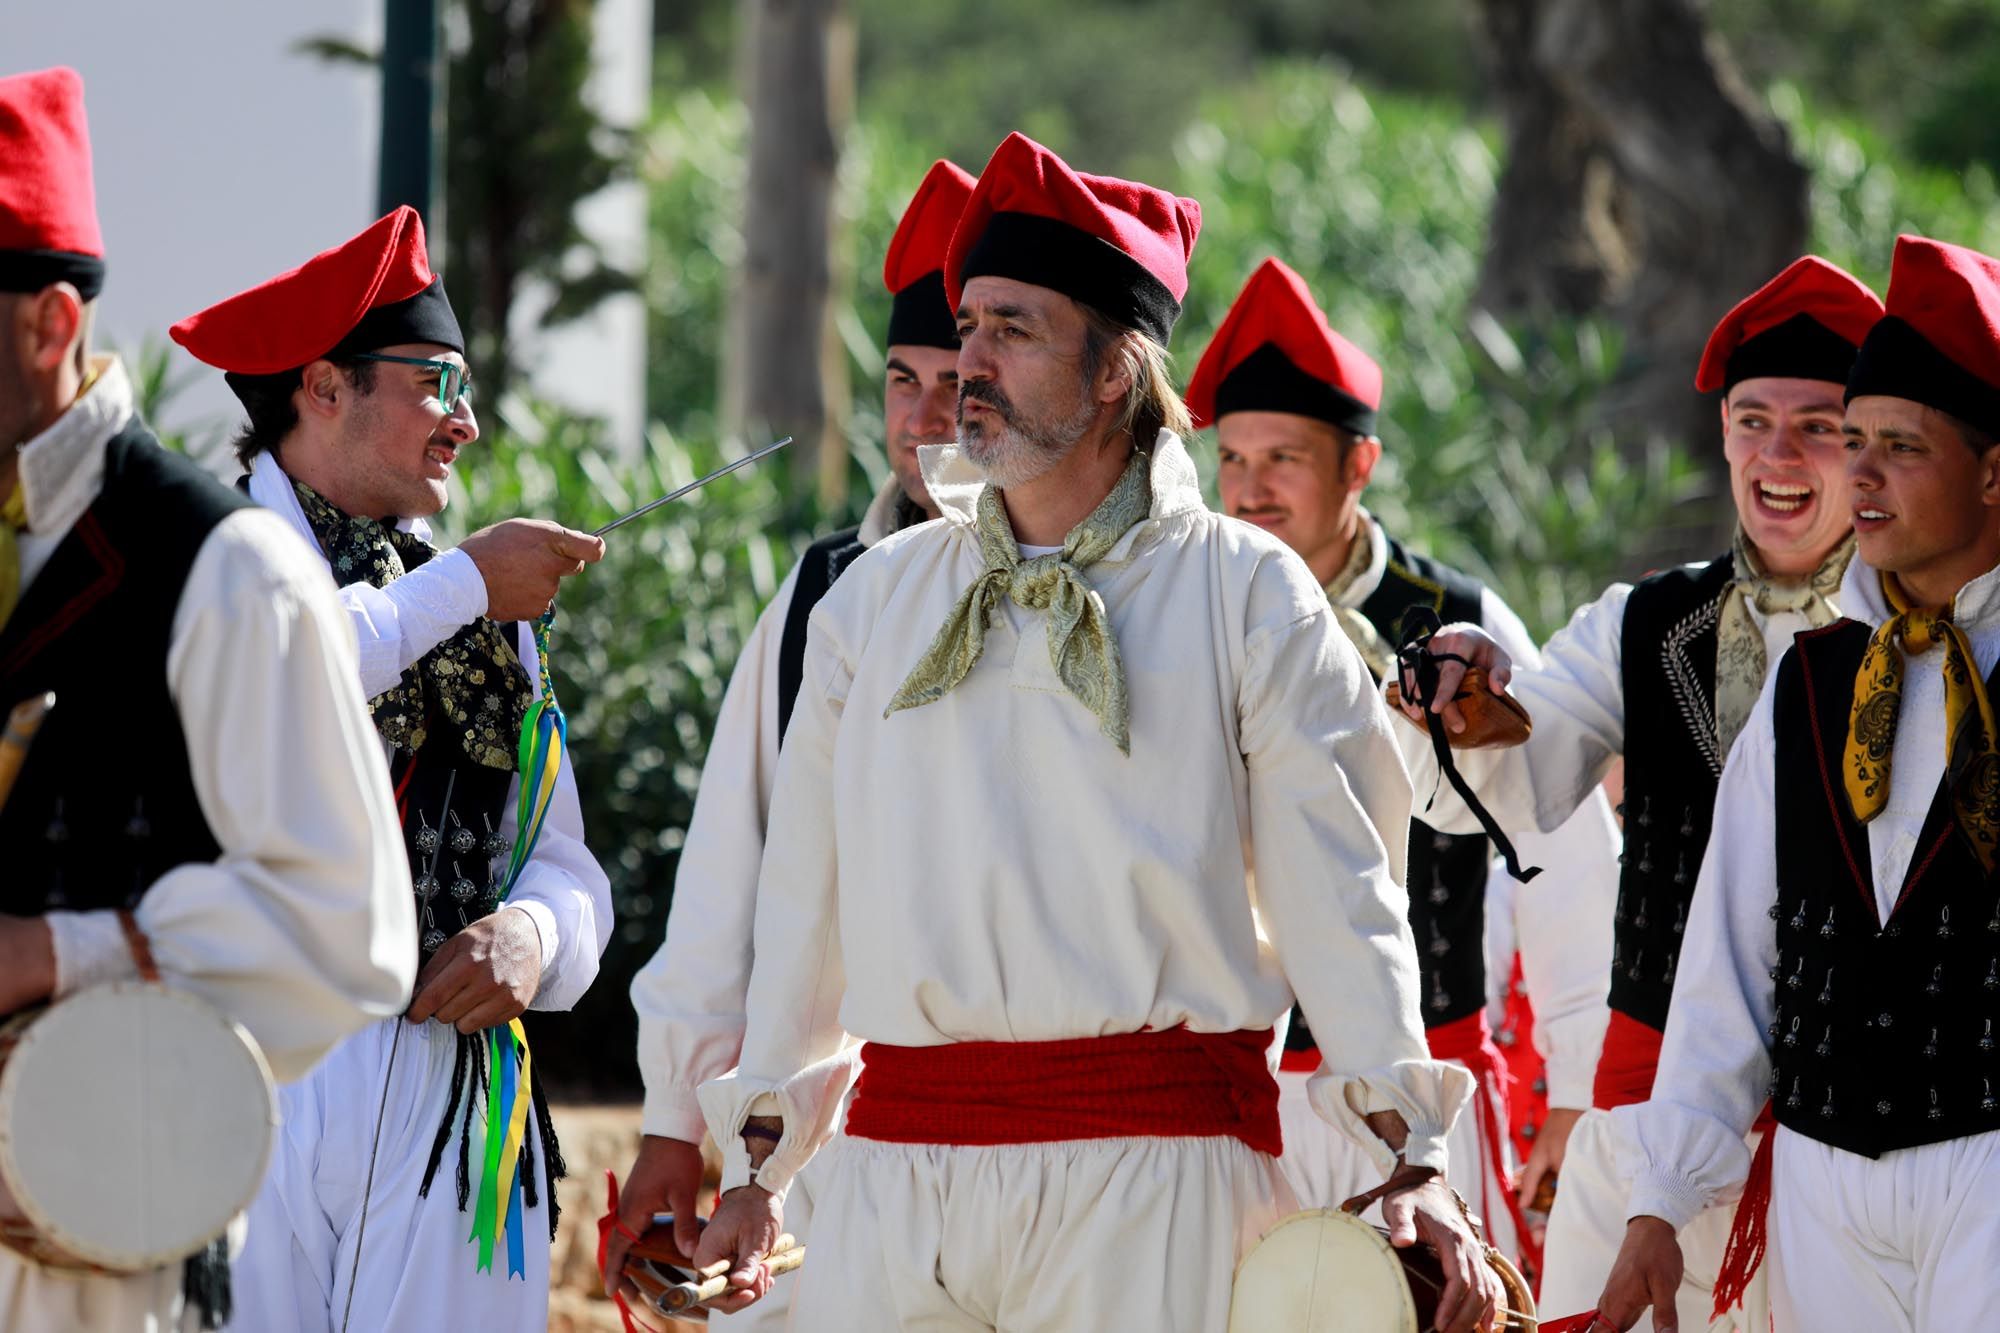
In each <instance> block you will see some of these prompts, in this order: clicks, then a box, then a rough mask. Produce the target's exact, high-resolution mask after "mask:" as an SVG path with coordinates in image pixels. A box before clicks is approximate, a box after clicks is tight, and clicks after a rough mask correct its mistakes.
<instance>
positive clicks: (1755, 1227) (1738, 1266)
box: [1713, 1104, 1778, 1319]
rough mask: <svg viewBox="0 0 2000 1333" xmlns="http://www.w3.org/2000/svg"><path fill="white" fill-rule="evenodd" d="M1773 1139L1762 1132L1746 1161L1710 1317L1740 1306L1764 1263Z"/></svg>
mask: <svg viewBox="0 0 2000 1333" xmlns="http://www.w3.org/2000/svg"><path fill="white" fill-rule="evenodd" d="M1770 1112H1771V1108H1770V1106H1769V1105H1768V1104H1767V1105H1766V1106H1765V1107H1764V1114H1763V1115H1762V1116H1760V1117H1759V1120H1760V1122H1768V1120H1769V1117H1770ZM1777 1137H1778V1136H1777V1133H1776V1131H1775V1129H1766V1130H1765V1131H1764V1137H1763V1140H1762V1141H1761V1142H1759V1143H1758V1145H1757V1152H1756V1155H1755V1156H1753V1157H1751V1159H1750V1178H1749V1179H1748V1180H1746V1181H1744V1182H1743V1197H1742V1198H1741V1199H1739V1200H1737V1202H1736V1217H1735V1219H1734V1220H1733V1221H1732V1222H1731V1223H1730V1224H1729V1244H1728V1246H1727V1247H1725V1248H1724V1250H1723V1251H1722V1271H1721V1272H1719V1273H1717V1274H1716V1276H1715V1310H1714V1314H1713V1318H1716V1319H1720V1318H1722V1317H1723V1316H1724V1315H1725V1314H1728V1313H1729V1312H1730V1311H1731V1310H1733V1309H1735V1308H1736V1307H1737V1306H1739V1305H1741V1304H1743V1295H1744V1293H1745V1292H1747V1291H1749V1290H1750V1279H1751V1278H1752V1277H1755V1276H1756V1274H1757V1266H1758V1265H1759V1264H1761V1263H1763V1262H1764V1252H1765V1250H1766V1249H1768V1248H1769V1247H1770V1239H1771V1221H1770V1217H1771V1144H1772V1143H1773V1141H1775V1140H1776V1139H1777Z"/></svg>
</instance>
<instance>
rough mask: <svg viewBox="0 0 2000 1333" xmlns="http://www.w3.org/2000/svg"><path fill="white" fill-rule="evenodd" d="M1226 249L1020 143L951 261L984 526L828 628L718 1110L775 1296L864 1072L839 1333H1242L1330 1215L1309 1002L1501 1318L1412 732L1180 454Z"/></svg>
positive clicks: (854, 1127)
mask: <svg viewBox="0 0 2000 1333" xmlns="http://www.w3.org/2000/svg"><path fill="white" fill-rule="evenodd" d="M1199 225H1200V210H1199V207H1198V206H1197V205H1196V204H1195V203H1194V202H1193V201H1192V200H1185V199H1177V198H1175V197H1173V196H1172V195H1170V194H1167V193H1165V192H1163V191H1160V190H1156V189H1154V188H1152V187H1149V186H1145V185H1140V184H1137V183H1134V182H1130V181H1121V180H1113V179H1110V178H1106V177H1096V176H1085V175H1082V174H1079V173H1077V172H1074V171H1072V170H1071V169H1070V168H1069V167H1068V166H1067V165H1066V164H1064V163H1063V162H1062V161H1061V160H1060V159H1058V158H1057V157H1055V155H1054V154H1052V153H1049V152H1048V151H1047V150H1046V149H1044V148H1041V147H1040V146H1039V145H1037V144H1034V143H1033V142H1031V141H1029V140H1028V139H1026V138H1024V137H1022V136H1020V135H1013V136H1010V137H1009V138H1008V140H1007V141H1006V142H1005V143H1003V144H1002V145H1001V146H1000V148H999V149H998V150H997V151H996V152H995V153H994V155H993V158H992V160H991V161H990V162H989V163H988V164H987V166H986V169H985V170H984V171H983V172H982V173H981V175H980V179H979V184H978V186H977V188H976V189H975V191H974V194H973V197H972V200H971V202H970V203H968V205H967V206H966V210H965V214H964V216H963V217H962V218H961V219H960V222H959V225H958V230H957V232H956V233H955V235H954V236H953V239H952V246H951V251H950V254H949V256H948V258H947V261H946V268H945V283H946V288H947V291H948V293H949V294H950V296H951V297H952V299H953V302H954V305H955V308H956V310H957V313H958V331H959V336H960V339H961V347H960V351H959V359H958V370H959V377H960V386H961V387H960V410H959V417H960V420H959V431H960V440H961V446H960V447H959V448H956V449H942V450H938V451H935V452H934V453H931V454H929V455H928V456H927V457H926V466H925V480H926V482H927V484H928V486H929V489H930V493H931V497H932V499H933V500H935V501H936V502H937V503H938V505H939V507H940V509H941V510H942V511H943V516H944V521H943V522H941V523H933V524H926V525H924V526H922V527H920V528H916V529H912V530H910V531H908V532H904V533H899V534H897V535H896V536H894V537H891V538H889V539H887V540H885V541H884V542H882V543H880V544H879V545H877V546H876V547H874V548H873V549H872V550H870V551H869V552H868V553H867V554H865V555H863V556H862V557H861V559H859V560H858V561H856V562H855V564H854V567H853V568H852V569H850V570H849V571H848V572H847V574H846V575H845V576H844V577H843V578H842V579H841V581H840V583H839V584H837V585H836V586H835V587H834V589H833V591H832V592H831V593H830V594H828V596H827V597H826V599H825V600H823V601H822V602H821V603H820V605H819V606H818V608H816V610H815V611H814V613H813V617H812V622H811V630H810V634H809V641H808V645H807V651H806V665H805V683H804V685H803V687H802V688H801V690H800V694H799V703H798V707H797V710H796V711H795V712H794V714H793V718H792V729H791V731H790V733H789V734H788V735H787V738H786V744H785V748H784V751H783V753H782V754H781V757H780V760H779V768H778V782H777V790H776V793H775V795H774V797H773V802H772V819H773V822H774V823H775V824H778V825H781V826H782V827H784V828H785V829H786V830H787V836H786V837H785V838H783V839H782V840H777V839H774V840H773V841H772V842H771V843H770V844H769V846H768V847H767V849H766V852H765V858H764V866H763V871H762V874H761V877H760V880H759V883H758V890H757V920H756V935H755V941H756V961H755V966H754V969H753V971H752V975H751V981H750V991H749V1012H748V1025H747V1029H746V1032H745V1036H744V1045H743V1057H742V1061H741V1063H740V1065H739V1067H738V1069H737V1070H736V1072H735V1073H734V1074H732V1075H730V1076H728V1077H726V1078H722V1079H717V1080H715V1081H713V1082H710V1083H709V1084H707V1085H705V1086H704V1087H703V1088H702V1089H701V1093H700V1096H701V1100H702V1106H703V1109H704V1110H705V1111H706V1112H707V1113H708V1120H709V1127H710V1130H711V1132H713V1134H714V1135H715V1138H716V1140H717V1142H718V1143H720V1144H721V1145H722V1146H723V1149H724V1152H725V1174H724V1184H725V1186H726V1187H727V1188H726V1190H725V1193H724V1195H723V1198H722V1202H721V1205H720V1206H719V1208H718V1210H717V1212H716V1215H715V1218H714V1219H713V1220H712V1221H711V1223H710V1225H709V1227H708V1230H707V1231H706V1232H705V1233H704V1234H703V1237H702V1242H701V1246H700V1248H699V1250H698V1252H697V1254H696V1256H695V1257H696V1259H697V1261H698V1262H705V1261H709V1260H714V1259H718V1258H724V1257H726V1258H729V1259H731V1260H732V1261H734V1262H735V1263H736V1268H735V1269H734V1271H733V1272H732V1274H731V1280H732V1282H733V1283H734V1284H735V1286H736V1287H738V1288H739V1289H741V1290H745V1291H753V1292H754V1291H757V1290H760V1289H762V1288H763V1286H764V1285H766V1284H767V1283H768V1280H769V1279H768V1277H767V1275H766V1274H765V1272H764V1270H763V1268H762V1265H761V1263H760V1260H761V1258H762V1257H763V1256H764V1255H766V1254H768V1253H769V1250H770V1247H771V1245H772V1243H773V1242H774V1241H775V1239H776V1238H777V1236H778V1235H779V1233H780V1228H781V1226H782V1216H781V1203H782V1199H783V1195H784V1191H785V1190H786V1188H787V1186H788V1185H789V1183H790V1181H791V1178H792V1177H793V1176H794V1175H795V1174H796V1172H797V1170H798V1168H799V1167H800V1166H801V1165H802V1164H803V1163H804V1162H805V1161H806V1160H807V1159H808V1158H809V1157H810V1156H811V1155H812V1153H813V1152H814V1151H815V1150H816V1149H817V1148H819V1147H820V1146H821V1145H822V1144H823V1143H825V1141H826V1140H827V1138H828V1136H829V1134H830V1132H831V1130H832V1127H833V1121H834V1119H835V1117H836V1115H837V1114H838V1113H839V1111H840V1109H841V1107H842V1104H843V1099H844V1096H845V1094H846V1092H847V1091H848V1087H849V1084H850V1081H851V1079H852V1077H853V1074H854V1070H855V1066H856V1063H857V1059H856V1054H857V1053H856V1052H855V1051H854V1050H853V1049H852V1048H851V1047H850V1045H849V1043H850V1040H851V1039H858V1040H860V1041H861V1042H863V1043H864V1044H863V1045H862V1046H861V1047H860V1049H859V1052H858V1064H859V1067H860V1078H859V1083H858V1085H856V1086H855V1089H854V1098H853V1103H852V1108H851V1110H850V1111H849V1112H848V1116H847V1121H846V1125H845V1133H844V1135H843V1136H842V1137H841V1138H840V1139H838V1140H837V1141H836V1146H835V1148H834V1150H833V1157H832V1160H831V1162H830V1164H829V1171H828V1173H827V1177H828V1178H827V1180H826V1182H825V1183H824V1186H823V1188H822V1189H821V1191H820V1196H819V1199H818V1200H817V1201H816V1202H817V1207H816V1209H815V1217H814V1227H815V1234H816V1235H817V1236H818V1237H819V1238H820V1239H819V1240H818V1241H817V1242H816V1244H815V1247H814V1251H813V1255H812V1258H811V1259H810V1261H809V1262H808V1263H807V1264H806V1267H805V1269H804V1271H803V1273H802V1275H801V1278H800V1281H801V1283H802V1286H801V1288H800V1290H799V1292H798V1293H797V1295H796V1297H795V1306H794V1320H795V1322H796V1323H797V1324H798V1325H799V1326H800V1327H807V1328H812V1329H815V1330H848V1329H852V1330H857V1331H858V1330H863V1329H866V1330H870V1331H871V1333H873V1331H876V1330H881V1329H885V1328H896V1327H924V1328H951V1329H964V1330H968V1331H970V1330H1030V1329H1033V1330H1041V1331H1043V1333H1060V1331H1061V1330H1069V1329H1076V1330H1082V1329H1092V1330H1098V1329H1105V1328H1148V1329H1159V1330H1167V1331H1169V1333H1172V1331H1175V1330H1188V1331H1189V1333H1193V1331H1194V1330H1214V1329H1216V1328H1220V1327H1222V1326H1223V1325H1224V1324H1225V1322H1226V1321H1227V1318H1228V1312H1229V1303H1230V1282H1231V1276H1232V1272H1233V1270H1234V1267H1235V1264H1236V1262H1237V1260H1238V1259H1239V1258H1240V1257H1241V1256H1242V1255H1243V1254H1244V1252H1245V1251H1246V1250H1247V1248H1248V1247H1249V1245H1250V1244H1251V1243H1252V1242H1254V1241H1255V1240H1256V1239H1257V1237H1258V1236H1259V1235H1260V1234H1261V1233H1262V1232H1263V1231H1265V1230H1266V1229H1268V1228H1269V1227H1270V1226H1271V1225H1272V1224H1273V1223H1275V1222H1276V1221H1277V1220H1279V1219H1280V1218H1282V1217H1283V1216H1285V1215H1286V1214H1287V1213H1288V1212H1289V1211H1290V1210H1291V1207H1292V1199H1291V1192H1290V1190H1289V1189H1288V1188H1287V1187H1286V1186H1285V1184H1284V1181H1283V1178H1282V1177H1281V1175H1280V1174H1279V1173H1278V1170H1277V1166H1276V1162H1275V1154H1276V1153H1277V1151H1278V1150H1279V1148H1280V1146H1281V1143H1280V1134H1279V1130H1278V1118H1277V1090H1276V1085H1275V1083H1274V1082H1273V1080H1272V1077H1271V1073H1270V1067H1269V1064H1268V1061H1267V1053H1268V1051H1269V1048H1270V1046H1271V1044H1272V1041H1273V1033H1272V1025H1273V1024H1275V1023H1276V1022H1277V1021H1278V1020H1279V1019H1280V1018H1282V1017H1283V1015H1284V1014H1285V1013H1286V1012H1287V1011H1288V1010H1289V1008H1290V1006H1291V1004H1292V1002H1293V999H1294V996H1295V994H1296V995H1297V996H1299V997H1301V998H1302V999H1303V1003H1304V1007H1305V1011H1306V1014H1307V1016H1308V1017H1309V1018H1310V1020H1311V1021H1312V1023H1313V1027H1314V1032H1315V1034H1316V1035H1317V1037H1318V1039H1319V1042H1320V1048H1321V1053H1322V1056H1323V1058H1324V1060H1325V1066H1324V1068H1323V1070H1322V1077H1321V1081H1320V1084H1319V1086H1318V1088H1317V1089H1316V1096H1315V1104H1316V1105H1317V1106H1318V1108H1319V1110H1320V1113H1321V1114H1322V1115H1325V1116H1327V1117H1328V1118H1329V1119H1331V1120H1333V1121H1335V1122H1337V1123H1338V1124H1340V1125H1341V1126H1342V1127H1343V1128H1345V1129H1346V1131H1347V1132H1348V1133H1350V1134H1351V1135H1353V1136H1355V1137H1356V1139H1357V1140H1360V1141H1365V1143H1366V1144H1367V1145H1368V1146H1369V1148H1370V1149H1371V1151H1372V1154H1373V1156H1374V1159H1375V1161H1376V1162H1377V1164H1378V1166H1379V1167H1380V1169H1381V1173H1382V1175H1383V1176H1385V1177H1391V1178H1393V1179H1394V1182H1395V1184H1396V1186H1397V1187H1398V1189H1397V1192H1396V1193H1395V1194H1394V1196H1393V1197H1392V1198H1390V1199H1389V1201H1388V1205H1387V1213H1388V1220H1389V1224H1390V1226H1391V1228H1392V1230H1393V1231H1394V1232H1395V1233H1396V1235H1397V1236H1398V1237H1399V1239H1400V1240H1401V1241H1402V1242H1403V1243H1406V1244H1407V1243H1410V1242H1411V1241H1413V1240H1414V1239H1415V1237H1416V1236H1417V1235H1418V1234H1419V1233H1421V1234H1422V1235H1423V1236H1424V1237H1425V1238H1426V1239H1429V1240H1432V1241H1434V1242H1435V1243H1437V1244H1438V1245H1439V1247H1440V1249H1441V1251H1442V1253H1443V1257H1444V1268H1445V1273H1446V1274H1447V1277H1448V1289H1447V1291H1446V1292H1445V1294H1444V1305H1443V1313H1442V1316H1441V1320H1440V1322H1441V1323H1443V1324H1444V1325H1445V1326H1446V1327H1447V1328H1450V1329H1454V1330H1464V1329H1469V1328H1471V1327H1473V1326H1474V1325H1475V1324H1476V1323H1477V1322H1478V1321H1480V1320H1482V1319H1485V1318H1487V1317H1488V1315H1489V1314H1490V1312H1491V1310H1492V1308H1493V1305H1494V1303H1495V1302H1496V1300H1497V1297H1498V1292H1497V1283H1496V1281H1495V1280H1494V1275H1493V1273H1492V1270H1491V1269H1489V1268H1488V1267H1487V1266H1486V1265H1485V1264H1484V1263H1483V1262H1482V1256H1483V1249H1482V1247H1480V1246H1479V1245H1477V1243H1476V1242H1475V1241H1474V1239H1473V1237H1472V1235H1471V1231H1470V1227H1469V1225H1468V1223H1467V1222H1466V1221H1465V1219H1464V1216H1463V1214H1462V1212H1461V1209H1460V1206H1459V1205H1458V1204H1457V1203H1456V1202H1455V1201H1454V1200H1453V1199H1452V1198H1451V1196H1450V1194H1449V1191H1448V1190H1447V1189H1446V1187H1445V1186H1444V1185H1443V1183H1442V1182H1441V1180H1440V1179H1439V1178H1438V1177H1437V1175H1436V1174H1435V1168H1437V1167H1438V1166H1440V1165H1441V1163H1442V1158H1443V1135H1444V1134H1445V1133H1446V1132H1447V1131H1448V1130H1449V1128H1450V1125H1451V1122H1452V1120H1453V1118H1454V1117H1455V1116H1456V1115H1457V1114H1458V1112H1459V1110H1460V1108H1461V1107H1462V1106H1463V1105H1464V1102H1465V1099H1466V1096H1467V1094H1468V1091H1469V1084H1470V1078H1469V1077H1468V1076H1467V1075H1466V1074H1465V1072H1464V1071H1463V1070H1461V1069H1457V1068H1455V1067H1452V1066H1447V1065H1442V1064H1439V1063H1437V1062H1434V1061H1432V1060H1431V1059H1430V1058H1429V1053H1428V1051H1427V1050H1426V1049H1425V1046H1424V1040H1423V1031H1422V1024H1421V1021H1420V1019H1419V1017H1418V1012H1417V970H1416V959H1415V951H1414V947H1413V945H1412V943H1411V937H1410V932H1409V926H1408V922H1407V920H1406V902H1405V898H1404V894H1403V890H1402V885H1401V875H1402V862H1403V843H1404V839H1405V837H1406V836H1407V830H1408V819H1409V801H1410V793H1409V784H1408V780H1407V778H1406V777H1405V776H1404V774H1403V771H1402V765H1401V763H1400V761H1399V760H1398V759H1397V757H1396V753H1395V749H1394V742H1393V741H1392V740H1391V738H1390V735H1389V731H1388V726H1389V722H1388V718H1387V715H1386V712H1385V711H1384V710H1382V709H1381V708H1380V707H1379V706H1378V699H1377V696H1376V694H1375V692H1374V690H1373V688H1372V686H1371V684H1370V682H1369V680H1368V676H1367V672H1366V669H1365V668H1364V667H1363V666H1362V664H1361V661H1360V659H1359V657H1358V656H1357V655H1356V654H1355V652H1354V650H1353V648H1352V647H1351V646H1350V645H1349V644H1348V643H1347V642H1346V640H1345V639H1344V638H1343V637H1342V636H1341V635H1340V632H1339V631H1338V630H1337V629H1336V628H1335V627H1334V626H1333V624H1332V613H1331V608H1330V607H1328V605H1327V602H1326V598H1325V595H1324V594H1323V593H1322V592H1321V591H1320V589H1319V587H1318V585H1317V584H1316V583H1315V582H1314V581H1313V578H1312V576H1311V574H1310V573H1309V572H1308V571H1307V570H1306V568H1305V567H1304V565H1303V564H1302V563H1301V562H1300V561H1299V559H1298V557H1297V556H1295V555H1294V554H1292V553H1291V552H1290V551H1289V550H1287V549H1286V548H1285V547H1284V546H1283V544H1282V543H1280V542H1278V541H1276V540H1275V539H1273V538H1270V537H1268V536H1266V535H1264V534H1261V533H1258V532H1256V531H1255V530H1254V529H1251V528H1249V527H1247V526H1245V525H1242V524H1237V523H1233V522H1231V521H1230V520H1227V519H1225V518H1223V517H1222V516H1221V515H1218V514H1214V513H1212V512H1211V511H1209V510H1208V509H1207V508H1206V506H1205V505H1204V504H1203V503H1202V499H1201V495H1200V491H1199V488H1198V487H1197V485H1196V482H1195V476H1194V469H1193V464H1192V462H1191V460H1190V459H1189V458H1188V455H1187V451H1186V449H1185V447H1184V446H1183V445H1182V444H1181V441H1180V432H1184V431H1185V429H1186V417H1185V408H1184V406H1183V405H1182V404H1181V403H1180V401H1179V398H1178V396H1177V395H1176V394H1175V393H1174V392H1173V389H1172V387H1171V384H1170V383H1169V381H1168V380H1167V378H1166V374H1165V352H1164V344H1165V341H1166V339H1167V337H1168V336H1169V335H1170V332H1171V329H1172V325H1173V322H1174V319H1175V318H1176V317H1177V316H1178V314H1179V305H1180V298H1181V296H1182V295H1183V294H1184V293H1185V291H1186V263H1187V256H1188V254H1189V252H1190V251H1191V250H1192V248H1193V245H1194V239H1195V233H1196V231H1197V230H1198V228H1199ZM1176 428H1178V430H1177V429H1176ZM918 812H929V813H928V814H927V815H925V814H919V813H918ZM913 815H914V816H915V817H913ZM1253 830H1254V835H1253ZM1253 855H1254V865H1255V877H1254V882H1253V880H1252V876H1251V873H1250V872H1251V866H1252V857H1253ZM753 1171H754V1173H755V1175H754V1179H753V1174H752V1173H753ZM1403 1187H1407V1188H1403Z"/></svg>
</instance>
